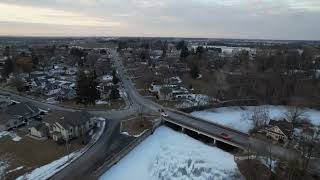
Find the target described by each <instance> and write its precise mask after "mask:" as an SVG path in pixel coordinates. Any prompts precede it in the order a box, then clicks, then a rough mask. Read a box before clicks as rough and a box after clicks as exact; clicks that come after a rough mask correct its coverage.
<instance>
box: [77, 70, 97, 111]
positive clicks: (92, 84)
mask: <svg viewBox="0 0 320 180" xmlns="http://www.w3.org/2000/svg"><path fill="white" fill-rule="evenodd" d="M97 85H98V82H97V80H96V78H95V77H94V73H92V74H90V75H86V74H85V73H84V72H83V71H80V72H79V74H78V79H77V103H80V104H84V105H88V104H95V101H96V100H97V99H99V91H98V90H97Z"/></svg>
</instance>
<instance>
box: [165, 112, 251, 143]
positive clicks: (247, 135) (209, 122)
mask: <svg viewBox="0 0 320 180" xmlns="http://www.w3.org/2000/svg"><path fill="white" fill-rule="evenodd" d="M165 109H166V110H169V111H171V112H174V113H177V114H180V115H182V116H186V117H188V118H191V119H194V120H198V121H202V122H205V123H208V124H212V125H214V126H217V127H220V128H222V129H226V130H228V131H232V132H234V133H237V134H241V135H243V136H246V137H249V134H247V133H244V132H241V131H239V130H236V129H233V128H230V127H227V126H224V125H221V124H218V123H215V122H211V121H207V120H204V119H201V118H198V117H195V116H192V115H190V114H188V113H184V112H181V111H177V110H175V109H171V108H165Z"/></svg>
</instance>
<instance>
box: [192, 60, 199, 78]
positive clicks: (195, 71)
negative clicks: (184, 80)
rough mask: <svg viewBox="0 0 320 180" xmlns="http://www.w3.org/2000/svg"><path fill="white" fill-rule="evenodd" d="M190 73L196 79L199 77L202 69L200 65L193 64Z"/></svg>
mask: <svg viewBox="0 0 320 180" xmlns="http://www.w3.org/2000/svg"><path fill="white" fill-rule="evenodd" d="M190 74H191V77H192V78H194V79H196V78H198V77H199V74H200V70H199V67H198V65H196V64H194V65H192V67H191V71H190Z"/></svg>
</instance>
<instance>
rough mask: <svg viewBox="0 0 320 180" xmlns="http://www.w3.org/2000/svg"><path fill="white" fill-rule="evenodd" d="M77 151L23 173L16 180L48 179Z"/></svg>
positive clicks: (72, 157) (73, 156) (75, 154)
mask: <svg viewBox="0 0 320 180" xmlns="http://www.w3.org/2000/svg"><path fill="white" fill-rule="evenodd" d="M77 155H78V153H71V154H70V155H69V156H64V157H62V158H60V159H58V160H56V161H53V162H52V163H50V164H47V165H44V166H41V167H39V168H37V169H35V170H33V171H32V172H31V173H29V174H25V175H23V176H20V177H18V178H17V179H16V180H31V179H32V180H41V179H48V178H49V177H51V176H52V175H54V174H55V173H57V172H58V171H60V170H61V169H63V168H64V167H66V166H67V165H68V164H69V163H70V162H71V161H72V159H74V158H75V157H77Z"/></svg>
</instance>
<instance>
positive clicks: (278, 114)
mask: <svg viewBox="0 0 320 180" xmlns="http://www.w3.org/2000/svg"><path fill="white" fill-rule="evenodd" d="M263 107H264V108H266V109H267V111H268V112H269V116H270V118H271V119H280V118H282V117H285V115H284V113H285V112H286V111H287V107H285V106H263ZM254 108H255V107H254V106H245V107H243V109H241V108H240V107H223V108H216V109H214V110H212V111H196V112H193V113H191V115H193V116H195V117H198V118H202V119H205V120H208V121H212V122H215V123H219V124H222V125H225V126H228V127H231V128H234V129H237V130H239V131H242V132H245V133H248V131H249V130H250V129H251V128H252V127H253V125H252V122H251V121H250V120H249V119H248V117H246V116H245V114H246V113H250V112H252V111H253V110H254ZM305 111H306V112H305V116H306V118H308V119H310V121H311V123H313V124H315V125H319V124H320V111H317V110H313V109H305Z"/></svg>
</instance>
